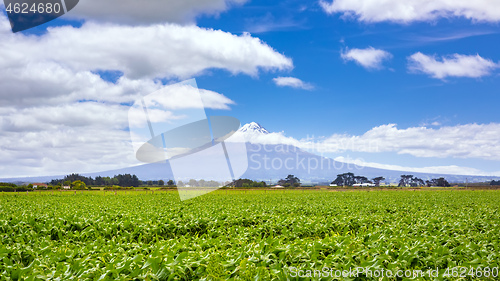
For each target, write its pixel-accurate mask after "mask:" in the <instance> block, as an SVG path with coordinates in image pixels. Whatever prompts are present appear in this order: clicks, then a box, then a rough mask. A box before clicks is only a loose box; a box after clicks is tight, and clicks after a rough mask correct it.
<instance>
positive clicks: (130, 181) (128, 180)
mask: <svg viewBox="0 0 500 281" xmlns="http://www.w3.org/2000/svg"><path fill="white" fill-rule="evenodd" d="M75 181H81V182H83V183H85V185H86V186H113V185H119V186H124V187H125V186H133V187H138V186H139V185H140V183H141V182H140V181H139V178H137V176H136V175H130V174H125V175H116V176H114V177H112V178H110V177H101V176H98V177H96V178H95V179H93V178H92V177H85V176H81V175H79V174H71V175H67V176H65V177H64V179H60V180H52V181H51V182H50V184H51V185H54V186H56V185H59V186H60V185H65V186H70V185H71V183H73V182H75Z"/></svg>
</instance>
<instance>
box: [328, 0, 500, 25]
mask: <svg viewBox="0 0 500 281" xmlns="http://www.w3.org/2000/svg"><path fill="white" fill-rule="evenodd" d="M320 4H321V6H322V8H323V10H324V11H325V12H326V13H328V14H334V13H341V14H343V15H344V16H346V17H354V18H357V19H358V20H360V21H363V22H384V21H389V22H397V23H410V22H414V21H434V20H436V19H439V18H452V17H461V18H466V19H470V20H473V21H485V22H499V21H500V2H499V1H496V0H481V1H468V0H455V1H448V0H405V1H400V0H382V1H380V0H333V1H324V0H321V1H320Z"/></svg>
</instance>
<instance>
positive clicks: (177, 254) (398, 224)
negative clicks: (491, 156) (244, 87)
mask: <svg viewBox="0 0 500 281" xmlns="http://www.w3.org/2000/svg"><path fill="white" fill-rule="evenodd" d="M499 261H500V192H497V191H377V192H366V191H363V192H327V191H305V192H303V191H286V192H284V191H271V192H270V191H267V192H266V193H264V191H246V192H244V191H229V192H227V191H217V192H215V193H212V194H209V195H206V196H203V197H199V198H196V199H193V200H190V201H186V202H180V201H179V199H178V196H177V194H176V193H175V192H158V193H155V194H147V195H146V194H144V193H134V192H128V193H127V194H125V193H124V192H122V193H118V195H114V192H113V193H110V192H108V193H107V195H106V196H104V195H103V193H102V192H89V193H84V194H80V193H77V194H76V195H74V193H72V192H71V193H65V194H64V193H63V194H62V195H60V193H55V194H54V195H52V194H51V193H49V192H47V193H41V194H36V195H35V194H30V195H26V193H23V194H19V195H13V194H6V193H5V194H2V195H1V197H0V280H193V279H195V280H198V279H204V280H226V279H232V280H287V279H289V280H306V279H314V280H317V279H321V278H322V279H324V280H332V279H335V280H354V279H356V278H354V277H353V278H351V279H349V278H350V277H339V278H336V277H332V276H328V277H326V276H322V277H318V276H316V275H313V277H311V278H308V277H307V274H315V272H314V271H313V270H318V271H322V272H323V273H324V272H325V268H327V269H331V270H330V272H334V271H335V270H346V271H347V270H349V269H350V268H357V267H362V268H369V269H371V270H382V269H384V270H394V272H396V271H397V270H410V269H411V270H418V269H421V270H428V269H432V270H434V269H439V274H440V277H438V279H439V280H442V279H443V278H444V279H446V280H459V279H461V280H475V277H476V276H475V275H465V276H464V277H462V278H460V277H458V275H457V274H461V272H458V273H457V272H454V273H452V271H449V272H448V273H449V274H455V273H457V274H455V276H454V277H453V275H450V276H449V277H444V275H445V274H446V273H447V272H446V270H447V269H448V270H450V268H454V267H462V268H465V267H466V268H472V269H474V270H476V272H475V273H474V274H476V273H479V272H480V273H481V276H482V277H481V278H479V279H481V280H482V279H489V280H497V279H498V278H495V277H492V276H493V274H495V268H497V270H498V266H499ZM484 269H487V270H484ZM467 273H468V274H469V273H470V271H467ZM497 274H498V272H497ZM300 276H302V277H300ZM314 276H316V277H314ZM359 276H360V277H358V278H357V279H356V280H367V279H368V280H379V279H380V278H377V277H374V276H372V277H363V276H368V275H366V274H365V273H364V275H363V274H361V275H359ZM484 276H486V277H484ZM424 279H425V280H433V279H434V278H433V277H419V278H417V280H424ZM388 280H405V279H404V278H400V277H394V278H388Z"/></svg>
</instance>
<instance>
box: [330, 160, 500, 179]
mask: <svg viewBox="0 0 500 281" xmlns="http://www.w3.org/2000/svg"><path fill="white" fill-rule="evenodd" d="M335 161H338V162H343V163H350V164H354V165H356V166H360V167H371V168H377V169H384V170H392V171H405V172H413V173H431V174H442V175H475V176H498V175H499V174H500V172H496V173H487V172H483V171H481V170H478V169H475V168H470V167H461V166H456V165H450V166H428V167H407V166H400V165H390V164H381V163H375V162H366V161H363V160H362V159H352V158H348V157H343V156H339V157H336V158H335Z"/></svg>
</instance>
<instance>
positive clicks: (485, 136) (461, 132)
mask: <svg viewBox="0 0 500 281" xmlns="http://www.w3.org/2000/svg"><path fill="white" fill-rule="evenodd" d="M499 135H500V124H498V123H491V124H466V125H457V126H448V127H440V128H427V127H423V126H422V127H411V128H408V129H398V128H397V126H396V125H395V124H388V125H382V126H378V127H375V128H373V129H371V130H369V131H367V132H366V133H364V134H362V135H358V136H356V135H340V134H335V135H332V136H330V137H327V138H319V139H302V140H297V139H294V138H292V137H286V136H285V135H284V134H283V133H273V134H269V135H265V134H260V135H259V134H258V135H257V136H253V135H250V136H247V137H246V139H247V141H251V142H256V143H262V144H279V143H283V144H289V145H294V146H297V147H300V148H302V149H306V150H308V151H313V152H316V153H343V152H348V151H352V152H366V153H380V152H395V153H398V154H408V155H412V156H415V157H436V158H462V159H485V160H494V161H498V160H500V139H499V138H498V136H499Z"/></svg>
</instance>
